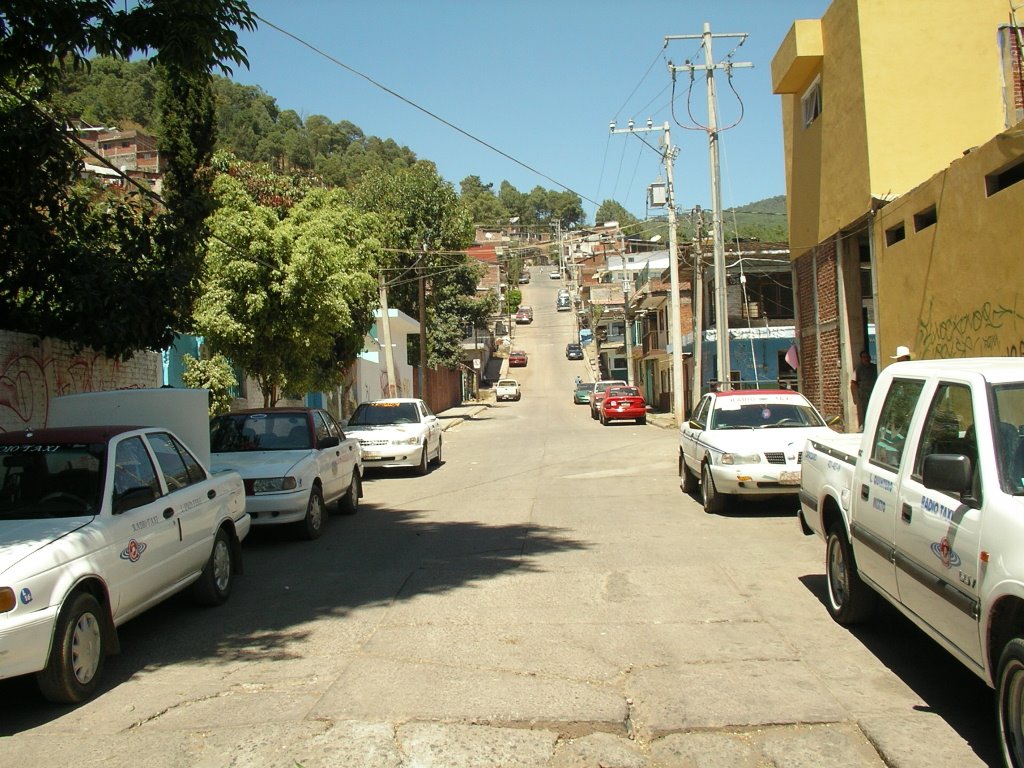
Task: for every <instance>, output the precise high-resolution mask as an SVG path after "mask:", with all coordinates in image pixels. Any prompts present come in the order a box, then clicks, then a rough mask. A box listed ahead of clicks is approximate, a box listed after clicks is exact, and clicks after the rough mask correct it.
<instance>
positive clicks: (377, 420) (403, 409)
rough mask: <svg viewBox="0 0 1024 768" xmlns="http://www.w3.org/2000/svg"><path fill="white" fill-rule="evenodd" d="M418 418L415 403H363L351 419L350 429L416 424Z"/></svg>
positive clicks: (349, 421)
mask: <svg viewBox="0 0 1024 768" xmlns="http://www.w3.org/2000/svg"><path fill="white" fill-rule="evenodd" d="M419 420H420V416H419V412H418V411H417V410H416V404H415V403H363V404H362V405H360V406H359V407H358V408H356V412H355V413H353V414H352V418H351V419H349V420H348V425H349V426H350V427H379V426H383V425H386V424H417V423H419Z"/></svg>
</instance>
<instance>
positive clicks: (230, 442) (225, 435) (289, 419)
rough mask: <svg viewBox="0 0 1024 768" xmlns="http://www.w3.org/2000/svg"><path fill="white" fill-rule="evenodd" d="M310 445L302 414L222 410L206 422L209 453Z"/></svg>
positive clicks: (295, 447) (304, 416)
mask: <svg viewBox="0 0 1024 768" xmlns="http://www.w3.org/2000/svg"><path fill="white" fill-rule="evenodd" d="M310 445H311V440H310V435H309V421H308V420H307V418H306V414H304V413H296V412H294V411H291V412H285V413H226V414H223V415H221V416H217V417H216V418H214V419H213V421H211V422H210V450H211V451H212V452H213V453H238V452H242V451H295V450H301V449H304V448H309V447H310Z"/></svg>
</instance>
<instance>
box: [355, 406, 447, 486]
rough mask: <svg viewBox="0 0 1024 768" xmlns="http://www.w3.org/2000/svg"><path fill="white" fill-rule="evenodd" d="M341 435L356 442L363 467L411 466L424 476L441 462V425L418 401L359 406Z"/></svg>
mask: <svg viewBox="0 0 1024 768" xmlns="http://www.w3.org/2000/svg"><path fill="white" fill-rule="evenodd" d="M345 432H346V433H347V434H348V435H349V436H350V437H354V438H356V439H357V440H358V441H359V445H360V447H361V448H362V451H363V465H364V466H366V467H412V468H415V470H416V472H417V473H418V474H420V475H425V474H427V472H428V471H429V465H430V464H438V465H439V464H440V463H441V422H440V420H439V419H438V418H437V416H435V415H434V413H433V412H432V411H431V410H430V408H429V407H428V406H427V404H426V403H425V402H423V401H422V400H420V399H419V398H413V397H393V398H386V399H383V400H374V401H372V402H369V403H361V404H360V405H359V406H358V407H357V408H356V410H355V413H353V414H352V418H350V419H349V420H348V423H347V424H346V425H345Z"/></svg>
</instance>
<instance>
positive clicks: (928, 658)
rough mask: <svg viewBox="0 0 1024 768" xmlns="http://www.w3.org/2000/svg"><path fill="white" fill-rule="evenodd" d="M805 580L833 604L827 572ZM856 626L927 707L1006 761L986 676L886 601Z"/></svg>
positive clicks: (995, 759) (991, 761) (982, 754)
mask: <svg viewBox="0 0 1024 768" xmlns="http://www.w3.org/2000/svg"><path fill="white" fill-rule="evenodd" d="M800 581H801V583H803V585H804V586H805V587H807V589H808V591H809V592H811V593H812V594H813V595H814V596H815V597H817V598H818V600H820V601H821V605H822V610H828V609H827V607H826V606H827V601H828V591H827V590H828V586H827V584H826V581H825V576H824V575H809V576H802V577H800ZM850 632H851V633H852V634H853V636H854V637H856V638H857V640H859V641H860V642H861V643H862V644H863V645H864V647H865V648H867V649H868V650H869V651H870V652H871V653H872V654H874V656H875V657H876V658H878V660H879V661H881V662H882V663H883V664H884V665H885V666H886V667H887V668H888V669H890V670H892V672H893V673H894V674H896V675H898V676H899V677H900V679H901V680H903V682H904V683H906V684H907V685H908V686H909V687H910V688H911V689H912V690H913V691H914V693H916V694H917V695H918V696H919V697H920V698H921V700H922V701H924V702H925V704H926V707H922V709H924V710H925V711H929V712H933V713H934V714H936V715H937V716H939V717H941V718H942V719H943V720H944V721H945V722H946V723H948V724H949V726H950V727H951V728H953V729H954V730H955V731H956V732H957V733H958V734H960V736H961V738H963V740H964V741H965V742H967V743H968V744H969V745H970V746H971V749H973V750H974V752H975V754H977V755H978V757H979V758H980V759H981V760H983V761H984V762H985V763H986V764H987V765H1001V757H1000V755H999V745H998V743H997V741H996V731H997V725H996V717H995V699H994V693H993V691H992V690H991V689H990V688H989V687H988V686H987V685H985V683H984V682H983V681H982V680H981V678H979V677H977V676H976V675H974V674H973V673H972V672H970V671H969V670H967V669H966V668H965V667H964V666H963V665H962V664H960V663H959V662H958V661H957V660H956V659H954V658H953V657H952V656H951V655H950V654H949V653H947V652H946V651H945V650H943V649H942V648H941V647H940V646H939V645H938V644H937V643H935V642H934V641H933V640H932V639H931V638H929V637H928V636H927V635H925V634H924V633H923V632H922V631H921V630H920V629H918V628H917V627H916V626H914V624H913V623H911V622H910V620H909V619H907V618H906V617H904V616H903V615H902V614H901V613H900V612H899V611H897V610H896V609H895V608H893V607H892V606H890V605H889V604H888V603H885V602H883V601H879V606H878V610H877V613H876V614H875V616H874V617H873V619H871V620H870V621H868V622H867V623H865V624H863V625H860V626H857V627H853V628H851V629H850Z"/></svg>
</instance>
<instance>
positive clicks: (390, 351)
mask: <svg viewBox="0 0 1024 768" xmlns="http://www.w3.org/2000/svg"><path fill="white" fill-rule="evenodd" d="M377 331H378V333H382V334H383V336H384V344H383V347H384V349H383V350H382V351H383V352H384V366H385V370H386V371H387V373H388V389H387V392H383V393H381V394H383V396H384V397H397V396H398V387H397V384H396V382H395V350H394V348H393V347H392V346H391V314H390V310H389V309H388V284H387V283H386V282H384V273H383V272H381V273H380V325H379V326H378V327H377ZM377 341H378V343H379V342H380V339H378V340H377Z"/></svg>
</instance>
